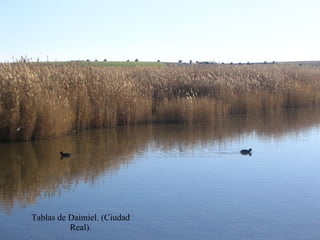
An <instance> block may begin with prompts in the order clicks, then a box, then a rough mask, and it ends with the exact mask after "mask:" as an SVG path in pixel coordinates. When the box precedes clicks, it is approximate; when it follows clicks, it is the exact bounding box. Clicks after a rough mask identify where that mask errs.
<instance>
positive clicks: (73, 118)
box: [0, 62, 320, 141]
mask: <svg viewBox="0 0 320 240" xmlns="http://www.w3.org/2000/svg"><path fill="white" fill-rule="evenodd" d="M137 63H139V62H137ZM319 80H320V68H319V67H308V66H288V65H281V64H274V65H241V66H239V65H233V66H231V65H185V66H174V65H173V66H168V65H165V64H163V65H162V64H158V65H157V66H146V65H141V66H135V67H124V66H123V67H113V66H100V65H95V64H83V65H82V64H78V63H74V64H71V63H69V64H39V63H14V64H1V65H0V119H1V121H0V141H21V140H33V139H40V138H46V137H51V136H57V135H62V134H66V133H69V132H70V131H72V130H79V129H87V128H103V127H113V126H116V125H127V124H139V123H150V122H174V123H176V122H187V123H194V122H200V121H213V120H217V119H218V120H219V119H224V118H225V117H227V116H229V115H232V114H272V113H274V112H278V111H281V110H282V109H286V108H297V107H314V106H318V105H319V104H320V91H319V90H320V81H319Z"/></svg>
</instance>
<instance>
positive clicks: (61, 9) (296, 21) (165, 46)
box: [0, 0, 320, 62]
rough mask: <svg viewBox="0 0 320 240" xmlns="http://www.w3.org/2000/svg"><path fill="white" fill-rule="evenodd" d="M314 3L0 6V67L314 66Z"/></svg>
mask: <svg viewBox="0 0 320 240" xmlns="http://www.w3.org/2000/svg"><path fill="white" fill-rule="evenodd" d="M319 11H320V1H318V0H304V1H301V0H299V1H298V0H291V1H289V0H268V1H257V0H225V1H221V0H217V1H216V0H211V1H210V0H196V1H195V0H194V1H191V0H161V1H160V0H158V1H153V0H105V1H102V0H52V1H48V0H28V1H23V0H1V1H0V31H1V37H0V61H2V62H3V61H12V59H13V58H15V59H17V58H20V56H27V57H29V58H33V59H37V58H38V57H39V58H40V60H42V61H46V60H47V58H48V59H49V61H55V60H57V61H62V60H71V59H72V60H78V59H91V60H94V59H98V60H103V59H105V58H106V59H108V60H110V61H111V60H117V61H122V60H123V61H125V60H127V59H130V60H134V59H136V58H138V59H139V60H140V61H156V60H158V59H159V60H161V61H178V60H180V59H181V60H183V61H189V60H193V61H196V60H198V61H212V60H214V61H217V62H230V61H233V62H247V61H250V62H254V61H285V60H289V61H290V60H291V61H294V60H320V45H319V43H320V31H319V25H320V14H319Z"/></svg>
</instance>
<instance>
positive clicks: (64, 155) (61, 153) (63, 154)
mask: <svg viewBox="0 0 320 240" xmlns="http://www.w3.org/2000/svg"><path fill="white" fill-rule="evenodd" d="M60 156H61V159H62V158H68V157H71V154H70V153H64V152H60Z"/></svg>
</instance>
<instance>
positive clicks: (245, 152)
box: [240, 148, 252, 156]
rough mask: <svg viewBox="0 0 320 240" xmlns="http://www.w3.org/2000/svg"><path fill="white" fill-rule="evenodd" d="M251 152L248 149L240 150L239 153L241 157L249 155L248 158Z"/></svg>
mask: <svg viewBox="0 0 320 240" xmlns="http://www.w3.org/2000/svg"><path fill="white" fill-rule="evenodd" d="M251 151H252V149H251V148H249V149H242V150H241V151H240V153H241V154H242V155H250V156H251Z"/></svg>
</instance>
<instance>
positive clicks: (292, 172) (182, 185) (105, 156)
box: [0, 111, 320, 240]
mask: <svg viewBox="0 0 320 240" xmlns="http://www.w3.org/2000/svg"><path fill="white" fill-rule="evenodd" d="M319 123H320V113H319V111H291V112H288V113H282V114H276V115H272V116H264V117H263V118H262V117H243V116H242V117H241V116H240V117H236V118H232V119H225V120H224V121H221V122H218V123H215V124H210V125H209V124H194V125H182V124H181V125H169V124H167V125H143V126H135V127H119V128H112V129H105V130H90V131H83V132H81V133H79V134H77V135H73V136H65V137H58V138H55V139H50V140H43V141H36V142H25V143H14V144H0V153H1V155H0V239H1V240H11V239H19V240H22V239H27V240H31V239H32V240H38V239H39V240H43V239H46V240H50V239H54V240H56V239H77V240H79V239H103V240H104V239H124V240H127V239H128V240H135V239H136V240H143V239H146V240H150V239H152V240H157V239H159V240H164V239H165V240H171V239H172V240H179V239H181V240H188V239H219V240H223V239H227V240H233V239H234V240H240V239H241V240H242V239H243V240H264V239H265V240H271V239H272V240H273V239H275V240H280V239H281V240H282V239H288V240H295V239H296V240H302V239H303V240H306V239H312V240H318V239H320V147H319V143H320V128H319V126H320V125H319ZM243 148H252V149H253V150H252V156H249V155H246V156H244V155H241V154H240V153H239V151H240V150H241V149H243ZM60 151H66V152H71V153H72V157H71V158H63V159H60V154H59V152H60ZM120 215H121V216H120ZM81 216H82V217H81ZM120 220H121V221H120Z"/></svg>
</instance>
